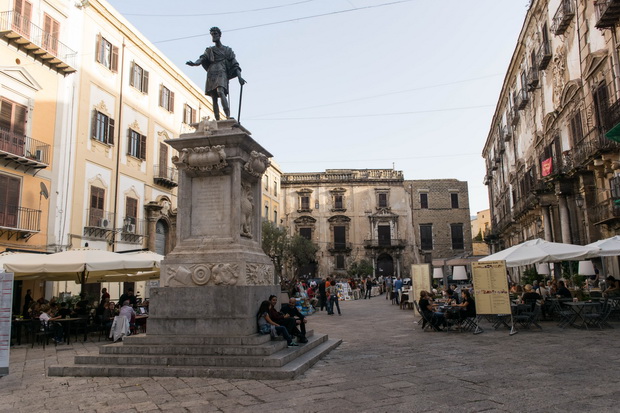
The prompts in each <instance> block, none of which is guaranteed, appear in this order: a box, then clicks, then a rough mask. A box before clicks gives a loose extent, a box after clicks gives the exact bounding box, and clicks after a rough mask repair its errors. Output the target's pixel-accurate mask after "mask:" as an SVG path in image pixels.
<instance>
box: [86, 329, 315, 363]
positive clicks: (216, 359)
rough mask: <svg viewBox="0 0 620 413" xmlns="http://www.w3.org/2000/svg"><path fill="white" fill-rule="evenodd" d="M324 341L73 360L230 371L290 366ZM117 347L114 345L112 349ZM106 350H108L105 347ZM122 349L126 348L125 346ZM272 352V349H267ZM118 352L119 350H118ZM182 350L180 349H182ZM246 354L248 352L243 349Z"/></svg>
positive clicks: (108, 354)
mask: <svg viewBox="0 0 620 413" xmlns="http://www.w3.org/2000/svg"><path fill="white" fill-rule="evenodd" d="M326 340H327V335H319V336H314V335H313V336H311V337H310V338H308V343H305V344H301V345H300V346H299V347H286V343H282V344H284V348H281V349H280V350H279V351H277V352H273V353H271V354H245V355H235V354H233V355H219V354H213V355H206V354H196V355H194V354H188V353H184V354H178V353H174V354H164V353H157V354H149V353H145V352H144V351H148V350H150V348H148V347H144V346H129V347H133V348H135V349H137V350H142V351H143V352H140V353H121V354H110V353H105V354H99V355H84V356H75V364H102V365H110V366H112V365H121V366H122V365H128V364H133V365H163V366H220V367H225V366H230V367H281V366H283V365H285V364H286V363H288V362H290V361H291V360H292V359H293V358H295V357H297V356H298V355H301V354H304V353H306V352H308V351H310V350H311V349H313V348H314V347H316V346H318V345H320V344H321V343H323V342H324V341H326ZM114 346H117V345H114ZM106 347H107V346H106ZM122 347H125V346H124V345H123V346H122ZM267 347H268V348H271V349H273V347H272V346H267ZM117 348H121V346H119V347H117ZM181 349H182V348H181ZM246 350H247V349H246Z"/></svg>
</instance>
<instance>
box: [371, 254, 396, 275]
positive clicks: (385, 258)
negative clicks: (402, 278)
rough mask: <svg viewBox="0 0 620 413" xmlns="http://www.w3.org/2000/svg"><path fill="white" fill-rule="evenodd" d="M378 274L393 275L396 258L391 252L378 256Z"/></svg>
mask: <svg viewBox="0 0 620 413" xmlns="http://www.w3.org/2000/svg"><path fill="white" fill-rule="evenodd" d="M375 275H376V276H380V275H382V276H384V277H388V276H390V277H391V276H393V275H394V259H393V258H392V256H391V255H390V254H381V255H379V257H377V272H376V274H375Z"/></svg>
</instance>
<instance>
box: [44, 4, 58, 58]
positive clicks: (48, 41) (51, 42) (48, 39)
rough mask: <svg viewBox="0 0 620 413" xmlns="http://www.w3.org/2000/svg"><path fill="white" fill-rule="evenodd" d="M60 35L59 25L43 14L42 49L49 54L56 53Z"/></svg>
mask: <svg viewBox="0 0 620 413" xmlns="http://www.w3.org/2000/svg"><path fill="white" fill-rule="evenodd" d="M59 35H60V23H58V22H57V21H56V20H54V19H53V18H51V17H50V16H48V15H47V14H45V13H44V14H43V48H44V49H45V50H47V51H49V52H51V54H53V55H56V54H57V53H58V36H59Z"/></svg>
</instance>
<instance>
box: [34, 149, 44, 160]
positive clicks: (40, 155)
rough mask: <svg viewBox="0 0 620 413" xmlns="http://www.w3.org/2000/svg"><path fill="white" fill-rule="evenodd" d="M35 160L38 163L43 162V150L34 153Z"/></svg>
mask: <svg viewBox="0 0 620 413" xmlns="http://www.w3.org/2000/svg"><path fill="white" fill-rule="evenodd" d="M34 159H36V160H37V161H41V160H43V151H42V150H41V149H37V150H36V151H35V153H34Z"/></svg>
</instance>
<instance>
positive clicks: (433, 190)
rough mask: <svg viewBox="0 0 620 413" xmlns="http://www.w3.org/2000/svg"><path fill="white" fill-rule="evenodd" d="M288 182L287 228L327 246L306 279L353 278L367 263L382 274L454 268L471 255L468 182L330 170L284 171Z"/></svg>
mask: <svg viewBox="0 0 620 413" xmlns="http://www.w3.org/2000/svg"><path fill="white" fill-rule="evenodd" d="M281 185H282V202H281V208H282V209H283V210H282V218H281V224H282V225H284V226H285V227H287V228H288V229H289V231H290V234H291V235H296V234H298V235H301V236H303V237H306V238H307V239H309V240H311V241H312V242H314V243H315V244H316V245H318V246H319V252H318V254H317V260H316V262H315V263H314V264H313V265H311V266H309V267H308V268H305V269H304V270H303V271H302V272H303V273H302V274H299V275H301V276H305V277H325V276H329V275H335V276H345V275H346V274H347V269H348V268H349V267H350V265H351V264H352V263H354V262H357V261H360V260H362V259H366V260H368V261H370V262H371V263H372V265H373V268H374V269H375V274H374V275H375V276H381V275H383V276H388V275H394V276H398V275H400V276H402V277H409V276H410V270H411V264H418V263H425V262H426V263H433V264H434V265H436V266H442V265H450V261H449V260H450V259H455V258H456V259H458V258H464V257H468V256H470V255H471V251H472V246H471V229H470V225H469V220H470V217H469V199H468V191H467V183H466V182H460V181H457V180H453V179H443V180H442V179H437V180H420V181H406V180H405V179H404V176H403V173H402V172H401V171H395V170H391V169H387V170H386V169H362V170H351V169H329V170H326V171H325V172H321V173H284V174H282V177H281ZM458 264H460V262H459V263H456V264H455V265H458ZM449 271H450V270H448V272H449Z"/></svg>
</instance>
